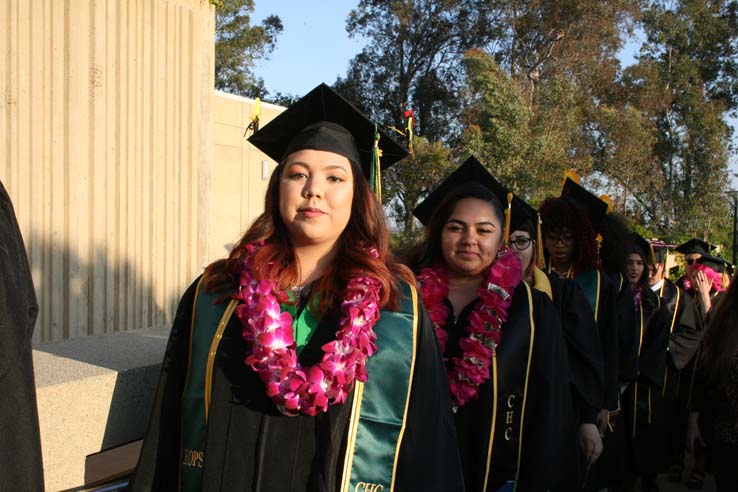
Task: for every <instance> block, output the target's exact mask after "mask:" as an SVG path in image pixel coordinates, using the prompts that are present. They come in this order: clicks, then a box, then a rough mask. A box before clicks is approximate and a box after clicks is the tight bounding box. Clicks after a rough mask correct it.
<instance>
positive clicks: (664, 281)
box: [659, 279, 682, 396]
mask: <svg viewBox="0 0 738 492" xmlns="http://www.w3.org/2000/svg"><path fill="white" fill-rule="evenodd" d="M662 282H663V283H662V284H661V291H660V292H659V299H661V294H662V293H663V292H664V285H666V279H664V280H662ZM681 297H682V293H681V291H680V290H679V288H678V287H677V300H676V305H675V306H674V314H673V315H672V317H671V326H670V327H669V333H670V334H671V333H674V325H676V320H677V314H679V299H681ZM668 377H669V365H668V364H667V366H666V369H665V370H664V385H663V389H662V390H661V396H665V395H666V381H667V379H668ZM677 390H678V388H677Z"/></svg>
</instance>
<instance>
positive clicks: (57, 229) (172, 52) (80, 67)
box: [0, 0, 214, 342]
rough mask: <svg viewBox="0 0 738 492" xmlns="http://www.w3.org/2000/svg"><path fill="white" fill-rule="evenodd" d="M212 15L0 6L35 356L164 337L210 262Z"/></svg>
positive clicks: (58, 0)
mask: <svg viewBox="0 0 738 492" xmlns="http://www.w3.org/2000/svg"><path fill="white" fill-rule="evenodd" d="M213 29H214V15H213V8H212V7H211V6H210V4H209V2H208V1H204V0H157V1H152V0H0V53H1V54H2V61H1V62H0V180H2V181H3V183H5V186H6V188H7V189H8V192H9V193H10V196H11V198H12V199H13V201H14V204H15V208H16V213H17V215H18V219H19V223H20V225H21V228H22V232H23V235H24V238H25V242H26V245H27V248H28V253H29V260H30V263H31V268H32V272H33V278H34V282H35V285H36V290H37V294H38V300H39V304H40V314H39V319H38V323H37V325H36V330H35V341H37V342H39V341H50V340H59V339H63V338H71V337H78V336H84V335H90V334H103V333H110V332H114V331H119V330H130V329H134V328H143V327H150V326H159V325H162V324H166V323H167V322H168V321H169V320H170V319H171V317H172V312H173V309H174V308H175V303H176V301H177V296H178V293H179V292H180V291H181V290H182V289H183V288H184V287H185V286H186V285H187V283H188V282H189V281H190V280H191V278H192V277H193V276H194V275H195V274H196V273H197V272H198V271H199V269H200V268H201V266H202V264H203V263H204V262H205V261H206V246H205V238H206V233H207V231H206V230H205V229H203V227H202V224H203V223H204V221H203V218H204V216H205V213H206V211H203V210H202V209H201V203H200V195H201V194H202V193H204V190H203V188H202V186H203V184H205V185H207V175H208V173H209V165H210V154H211V151H212V144H211V140H210V138H211V136H210V131H211V121H210V115H211V113H212V111H211V106H212V97H213V95H212V94H213V93H212V87H213V58H214V53H213V43H214V34H213V33H214V31H213Z"/></svg>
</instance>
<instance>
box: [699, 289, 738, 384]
mask: <svg viewBox="0 0 738 492" xmlns="http://www.w3.org/2000/svg"><path fill="white" fill-rule="evenodd" d="M702 343H703V347H702V359H701V360H700V364H701V366H702V368H703V371H704V373H705V380H706V382H707V383H708V385H709V386H710V387H713V388H720V387H722V386H723V385H724V384H725V383H726V377H727V376H728V374H730V367H731V365H732V364H733V363H734V360H735V357H736V352H737V351H738V282H731V284H730V288H728V290H727V291H726V292H725V293H724V294H723V295H722V298H721V299H720V301H719V302H718V304H717V306H715V307H714V308H713V310H712V311H711V313H710V324H709V326H708V328H707V332H706V333H705V338H704V340H703V342H702Z"/></svg>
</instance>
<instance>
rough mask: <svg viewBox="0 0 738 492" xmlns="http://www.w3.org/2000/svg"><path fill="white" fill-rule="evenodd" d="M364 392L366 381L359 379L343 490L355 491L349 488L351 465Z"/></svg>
mask: <svg viewBox="0 0 738 492" xmlns="http://www.w3.org/2000/svg"><path fill="white" fill-rule="evenodd" d="M363 394H364V383H362V382H359V381H357V382H356V385H355V386H354V401H353V403H352V405H351V418H350V419H349V428H348V436H347V440H346V454H345V458H344V462H343V475H342V479H341V492H353V491H350V490H349V487H350V486H351V467H352V465H353V462H354V449H355V448H356V435H357V433H358V431H359V415H360V414H361V399H362V397H363Z"/></svg>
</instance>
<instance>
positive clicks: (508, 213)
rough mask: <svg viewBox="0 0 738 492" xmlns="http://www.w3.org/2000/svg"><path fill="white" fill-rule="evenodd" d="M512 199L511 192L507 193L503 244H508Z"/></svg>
mask: <svg viewBox="0 0 738 492" xmlns="http://www.w3.org/2000/svg"><path fill="white" fill-rule="evenodd" d="M512 200H513V194H512V193H510V192H508V194H507V209H505V246H508V245H509V244H510V220H511V218H512Z"/></svg>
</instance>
